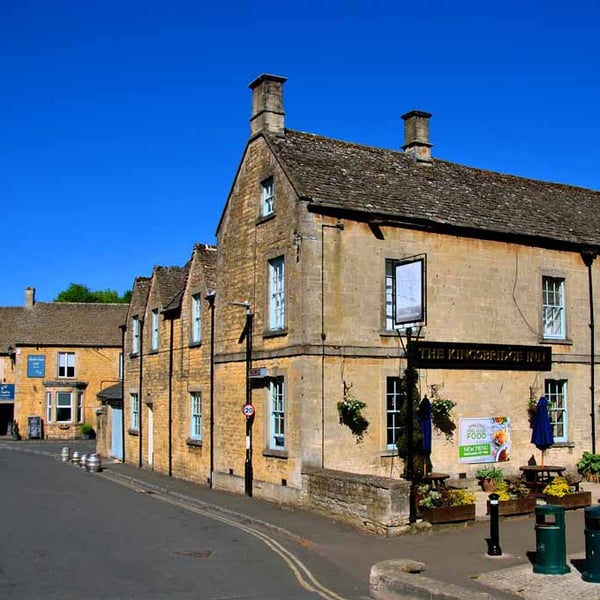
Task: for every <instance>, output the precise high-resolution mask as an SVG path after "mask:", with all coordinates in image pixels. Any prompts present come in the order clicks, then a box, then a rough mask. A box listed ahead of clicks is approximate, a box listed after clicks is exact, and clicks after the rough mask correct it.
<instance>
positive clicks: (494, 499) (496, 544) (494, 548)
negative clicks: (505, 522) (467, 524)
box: [488, 494, 502, 556]
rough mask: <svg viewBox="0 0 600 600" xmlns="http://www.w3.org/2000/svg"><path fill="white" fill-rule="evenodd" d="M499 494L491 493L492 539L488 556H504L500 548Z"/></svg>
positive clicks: (489, 541)
mask: <svg viewBox="0 0 600 600" xmlns="http://www.w3.org/2000/svg"><path fill="white" fill-rule="evenodd" d="M498 498H500V496H498V494H490V539H489V540H488V556H502V549H501V548H500V528H499V526H498V525H499V521H500V516H499V506H498Z"/></svg>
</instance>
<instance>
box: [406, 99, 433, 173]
mask: <svg viewBox="0 0 600 600" xmlns="http://www.w3.org/2000/svg"><path fill="white" fill-rule="evenodd" d="M402 118H403V119H404V146H402V150H404V152H406V154H410V155H411V156H412V157H413V158H414V159H415V160H416V161H417V162H423V163H431V162H432V160H431V146H432V145H433V144H431V143H430V142H429V119H430V118H431V113H427V112H423V111H421V110H411V111H410V112H407V113H406V114H405V115H402Z"/></svg>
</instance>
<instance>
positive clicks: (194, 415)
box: [190, 392, 202, 440]
mask: <svg viewBox="0 0 600 600" xmlns="http://www.w3.org/2000/svg"><path fill="white" fill-rule="evenodd" d="M190 411H191V414H190V417H191V418H190V438H191V439H192V440H202V394H201V393H200V392H191V393H190Z"/></svg>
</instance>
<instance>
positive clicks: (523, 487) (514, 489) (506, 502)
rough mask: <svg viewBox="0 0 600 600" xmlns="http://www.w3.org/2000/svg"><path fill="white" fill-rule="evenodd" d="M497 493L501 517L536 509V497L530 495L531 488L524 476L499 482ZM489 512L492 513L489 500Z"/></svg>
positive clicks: (522, 513)
mask: <svg viewBox="0 0 600 600" xmlns="http://www.w3.org/2000/svg"><path fill="white" fill-rule="evenodd" d="M495 493H496V494H498V501H499V502H498V514H499V515H500V516H501V517H506V516H509V515H524V514H527V513H531V512H533V511H534V510H535V504H536V498H535V497H534V496H531V495H530V489H529V488H528V487H527V483H526V482H525V479H524V478H523V477H519V478H518V479H515V480H510V481H501V482H498V483H497V484H496V491H495ZM487 513H488V514H490V501H489V500H488V502H487Z"/></svg>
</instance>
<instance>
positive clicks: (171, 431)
mask: <svg viewBox="0 0 600 600" xmlns="http://www.w3.org/2000/svg"><path fill="white" fill-rule="evenodd" d="M170 321H171V328H170V339H169V477H171V476H172V475H173V426H172V423H173V327H174V320H173V319H172V318H171V319H170Z"/></svg>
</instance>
